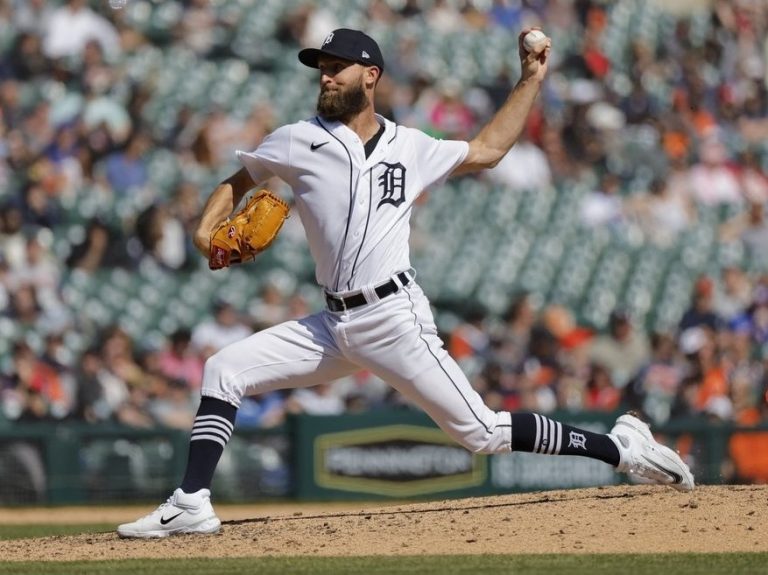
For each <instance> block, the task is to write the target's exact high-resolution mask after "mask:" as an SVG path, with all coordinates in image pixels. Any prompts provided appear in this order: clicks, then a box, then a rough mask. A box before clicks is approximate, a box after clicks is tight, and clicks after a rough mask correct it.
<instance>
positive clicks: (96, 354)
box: [75, 347, 153, 427]
mask: <svg viewBox="0 0 768 575" xmlns="http://www.w3.org/2000/svg"><path fill="white" fill-rule="evenodd" d="M75 380H76V381H77V382H78V388H77V409H76V413H77V415H78V417H79V418H81V419H83V420H85V421H87V422H89V423H105V422H115V423H122V424H124V425H130V426H132V427H151V426H152V425H153V420H152V418H151V417H150V416H149V415H148V414H147V413H146V409H145V408H146V405H141V404H137V403H136V402H135V401H133V400H132V397H131V391H130V389H129V387H128V385H127V384H126V382H125V381H124V380H123V379H122V378H120V377H118V376H117V375H116V374H114V373H112V372H111V371H110V370H109V369H108V368H107V367H106V363H105V361H104V359H102V349H100V348H99V347H93V348H90V349H87V350H86V351H85V352H84V353H83V354H82V356H81V358H80V361H79V362H78V370H77V371H76V372H75Z"/></svg>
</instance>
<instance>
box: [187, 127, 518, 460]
mask: <svg viewBox="0 0 768 575" xmlns="http://www.w3.org/2000/svg"><path fill="white" fill-rule="evenodd" d="M378 119H379V123H380V124H381V125H383V126H384V133H383V134H382V135H381V137H380V138H379V140H378V143H377V145H376V147H375V148H374V150H373V152H372V153H371V155H370V156H369V157H368V158H366V157H365V148H364V146H363V143H362V142H361V141H360V139H359V138H358V136H357V135H356V134H355V133H354V132H353V131H352V130H351V129H349V128H348V127H346V126H345V125H344V124H341V123H339V122H325V121H323V120H322V119H320V118H313V119H311V120H307V121H303V122H298V123H295V124H291V125H288V126H284V127H282V128H279V129H277V130H275V132H273V133H272V134H271V135H270V136H269V137H267V138H266V139H265V140H264V142H263V143H262V144H261V145H260V146H259V147H258V148H257V149H256V150H255V151H253V152H249V153H245V152H238V157H239V158H240V160H241V162H242V163H243V165H244V166H245V167H246V168H247V169H248V172H249V173H250V175H251V178H252V179H253V180H254V181H255V182H256V183H259V182H262V181H264V180H265V179H267V178H268V177H270V176H271V175H273V174H274V175H276V176H279V177H280V178H282V179H283V180H284V181H286V182H287V183H288V184H289V185H290V186H291V187H292V188H293V191H294V196H295V200H296V209H297V210H298V212H299V215H300V217H301V220H302V223H303V224H304V228H305V230H306V233H307V238H308V240H309V247H310V250H311V251H312V255H313V257H314V259H315V262H316V266H317V270H316V275H317V280H318V282H319V283H320V284H322V285H323V286H324V287H325V289H326V291H328V292H330V293H331V296H330V298H331V301H333V300H334V298H336V301H344V302H352V301H356V302H357V303H354V304H353V303H350V304H349V306H347V304H346V303H345V304H344V305H342V306H340V307H336V306H334V307H333V308H332V307H330V302H329V308H328V309H324V310H322V311H319V312H317V313H314V314H312V315H310V316H308V317H304V318H301V319H298V320H291V321H287V322H284V323H281V324H278V325H275V326H272V327H270V328H268V329H265V330H263V331H260V332H257V333H255V334H253V335H252V336H250V337H248V338H246V339H244V340H242V341H240V342H237V343H234V344H232V345H230V346H227V347H225V348H224V349H222V350H221V351H219V352H218V353H216V354H214V355H213V356H212V357H210V358H209V359H208V361H207V362H206V364H205V372H204V375H203V389H202V393H203V395H204V396H209V397H215V398H218V399H221V400H223V401H226V402H228V403H230V404H232V405H234V406H239V405H240V402H241V399H242V397H243V396H244V395H250V394H255V393H265V392H269V391H273V390H277V389H284V388H301V387H308V386H312V385H316V384H318V383H321V382H329V381H332V380H334V379H338V378H341V377H344V376H347V375H350V374H352V373H354V372H356V371H358V370H360V369H367V370H369V371H370V372H372V373H374V374H375V375H377V376H378V377H380V378H381V379H383V380H384V381H386V382H387V383H388V384H390V385H391V386H393V387H394V388H395V389H397V390H398V391H399V392H400V393H401V394H402V395H403V396H405V397H406V398H408V399H410V400H411V401H412V402H414V403H416V404H417V405H419V406H420V407H421V408H422V409H424V411H426V412H427V413H428V414H429V415H430V416H431V417H432V419H434V420H435V422H437V424H438V425H439V426H440V427H441V428H442V429H443V430H444V431H445V432H446V433H448V434H449V435H450V436H451V437H453V438H454V439H455V440H456V441H458V442H459V443H461V444H462V445H464V446H465V447H467V448H468V449H470V450H472V451H480V452H487V453H493V452H505V451H507V452H508V451H509V450H510V449H511V441H512V437H511V416H510V414H509V412H494V411H493V410H491V409H489V408H488V407H487V406H486V405H485V404H484V403H483V400H482V398H481V397H480V395H479V394H478V393H477V392H476V391H475V390H474V389H473V388H472V386H471V385H470V383H469V381H468V380H467V378H466V376H465V375H464V374H463V373H462V372H461V369H459V366H458V365H457V364H456V362H455V361H454V360H453V359H452V358H451V357H450V356H449V355H448V353H447V352H446V351H445V348H444V346H443V342H442V341H441V339H440V337H439V335H438V332H437V327H436V326H435V322H434V318H433V317H432V310H431V307H430V305H429V300H428V299H427V297H426V295H425V294H424V293H423V291H422V290H421V288H420V287H419V285H418V284H417V283H416V282H415V281H414V277H413V275H412V274H410V273H408V272H407V270H409V269H410V259H409V256H408V237H409V218H410V215H411V208H412V206H413V202H414V200H415V199H416V198H417V197H418V196H419V194H421V192H422V191H423V190H424V189H426V188H428V187H429V186H432V185H434V184H437V183H439V182H441V181H443V180H444V179H445V178H446V177H447V176H448V175H449V174H450V173H451V172H452V171H453V170H454V169H455V168H456V167H457V166H458V165H459V164H460V163H461V162H462V161H463V160H464V158H465V157H466V155H467V152H468V144H467V143H466V142H457V141H441V140H436V139H434V138H431V137H429V136H427V135H426V134H424V133H422V132H419V131H418V130H414V129H410V128H405V127H403V126H397V125H395V124H394V123H392V122H390V121H388V120H385V119H384V118H382V117H381V116H379V117H378ZM393 282H394V284H393ZM383 286H387V287H388V289H386V290H383V291H382V290H381V289H380V288H382V287H383ZM393 286H395V287H393ZM339 297H340V298H341V300H339Z"/></svg>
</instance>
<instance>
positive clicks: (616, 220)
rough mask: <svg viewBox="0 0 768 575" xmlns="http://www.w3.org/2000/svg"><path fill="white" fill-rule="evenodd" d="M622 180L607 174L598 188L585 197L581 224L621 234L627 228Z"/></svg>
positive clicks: (581, 210) (581, 208)
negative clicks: (621, 192)
mask: <svg viewBox="0 0 768 575" xmlns="http://www.w3.org/2000/svg"><path fill="white" fill-rule="evenodd" d="M620 184H621V182H620V180H619V178H618V177H617V176H616V175H614V174H610V173H608V174H605V175H604V176H603V178H602V179H601V182H600V185H599V186H598V188H597V189H596V190H594V191H592V192H590V193H589V194H588V195H587V196H585V197H584V199H583V200H582V203H581V207H580V215H581V223H582V225H584V226H585V227H587V228H599V227H607V228H609V229H611V230H612V231H614V232H621V231H622V230H623V229H624V226H625V223H626V221H625V214H624V204H623V201H622V198H621V196H620V195H619V194H620Z"/></svg>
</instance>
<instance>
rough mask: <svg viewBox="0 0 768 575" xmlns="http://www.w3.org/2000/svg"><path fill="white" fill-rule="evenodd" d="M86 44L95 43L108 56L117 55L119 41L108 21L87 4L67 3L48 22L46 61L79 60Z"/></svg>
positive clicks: (72, 0) (83, 1) (76, 0)
mask: <svg viewBox="0 0 768 575" xmlns="http://www.w3.org/2000/svg"><path fill="white" fill-rule="evenodd" d="M89 40H97V41H98V42H99V43H100V44H101V45H102V47H103V48H104V50H105V51H106V52H107V53H110V54H114V55H117V54H119V53H120V37H119V35H118V33H117V30H116V29H115V27H114V26H113V25H112V24H111V23H110V22H109V20H107V19H106V18H104V17H103V16H100V15H99V14H97V13H96V12H94V11H93V10H91V9H90V8H89V7H88V2H87V0H67V1H66V2H65V3H64V5H63V6H61V7H59V8H57V9H56V10H55V11H54V12H53V13H52V14H51V16H50V18H49V20H48V23H47V26H46V28H45V37H44V38H43V51H44V52H45V55H46V56H47V57H49V58H67V57H69V56H78V55H80V54H81V53H82V51H83V49H84V48H85V45H86V43H87V42H88V41H89Z"/></svg>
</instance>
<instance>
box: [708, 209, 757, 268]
mask: <svg viewBox="0 0 768 575" xmlns="http://www.w3.org/2000/svg"><path fill="white" fill-rule="evenodd" d="M720 237H721V239H722V240H723V241H733V240H736V239H738V240H739V241H741V243H742V244H743V246H744V250H745V252H746V256H747V258H748V261H750V262H753V264H754V265H755V267H759V268H760V269H766V268H767V267H768V250H766V249H765V246H768V220H766V218H765V205H764V204H761V203H757V202H751V203H750V204H749V206H748V209H747V211H746V212H742V213H739V214H736V215H735V216H734V217H733V218H731V219H730V220H728V221H727V222H725V223H724V224H723V226H722V227H721V228H720Z"/></svg>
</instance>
